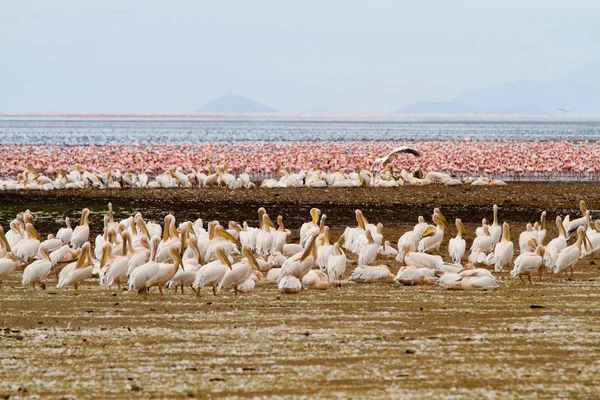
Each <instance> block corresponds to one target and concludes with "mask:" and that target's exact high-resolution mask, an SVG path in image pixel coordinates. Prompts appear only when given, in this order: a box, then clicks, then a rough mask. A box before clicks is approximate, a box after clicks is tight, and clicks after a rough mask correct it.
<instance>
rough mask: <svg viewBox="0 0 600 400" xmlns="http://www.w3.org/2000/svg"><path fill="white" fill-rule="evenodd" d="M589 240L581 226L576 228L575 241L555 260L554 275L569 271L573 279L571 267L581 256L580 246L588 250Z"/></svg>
mask: <svg viewBox="0 0 600 400" xmlns="http://www.w3.org/2000/svg"><path fill="white" fill-rule="evenodd" d="M588 243H589V239H588V237H587V236H586V234H585V228H584V227H583V226H579V227H578V228H577V241H576V242H575V243H573V244H572V245H570V246H568V247H565V248H564V249H563V250H562V251H561V252H560V254H559V255H558V258H557V259H556V265H555V266H554V273H555V274H558V273H559V272H560V271H562V270H567V269H568V268H570V269H571V277H573V267H574V266H575V264H576V263H577V260H579V257H580V255H581V246H582V245H583V247H584V249H585V250H587V248H588Z"/></svg>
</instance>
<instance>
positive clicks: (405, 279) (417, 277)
mask: <svg viewBox="0 0 600 400" xmlns="http://www.w3.org/2000/svg"><path fill="white" fill-rule="evenodd" d="M437 274H438V272H436V271H434V270H432V269H429V268H417V267H413V266H408V267H401V268H400V270H399V271H398V273H397V274H396V277H395V278H394V280H395V281H396V282H399V283H401V284H403V285H405V286H413V285H419V284H433V283H435V282H436V281H437V280H438V275H437Z"/></svg>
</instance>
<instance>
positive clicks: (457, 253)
mask: <svg viewBox="0 0 600 400" xmlns="http://www.w3.org/2000/svg"><path fill="white" fill-rule="evenodd" d="M456 231H457V233H456V237H454V238H452V239H450V242H449V243H448V252H449V253H450V258H452V261H454V262H455V263H460V262H461V260H462V258H463V256H464V255H465V250H466V248H467V242H466V241H465V239H463V238H462V235H466V234H467V230H466V229H465V226H464V225H463V223H462V221H461V220H460V219H458V218H456Z"/></svg>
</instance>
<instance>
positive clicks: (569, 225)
mask: <svg viewBox="0 0 600 400" xmlns="http://www.w3.org/2000/svg"><path fill="white" fill-rule="evenodd" d="M579 210H580V211H581V215H582V217H581V218H577V219H574V220H573V221H571V216H570V215H567V216H566V217H565V219H564V221H563V227H564V228H565V232H566V235H567V238H569V237H571V234H573V232H575V231H576V230H577V228H579V227H580V226H585V223H586V221H587V217H586V212H587V210H588V209H587V207H586V205H585V201H583V200H581V201H580V202H579Z"/></svg>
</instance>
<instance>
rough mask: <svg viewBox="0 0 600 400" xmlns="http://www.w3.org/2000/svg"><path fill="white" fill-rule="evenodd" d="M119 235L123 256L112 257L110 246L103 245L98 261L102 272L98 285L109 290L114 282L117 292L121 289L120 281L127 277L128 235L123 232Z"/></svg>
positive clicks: (108, 244)
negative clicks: (121, 239) (121, 241)
mask: <svg viewBox="0 0 600 400" xmlns="http://www.w3.org/2000/svg"><path fill="white" fill-rule="evenodd" d="M121 235H122V238H123V255H122V256H113V255H112V254H111V253H112V246H111V244H110V243H105V244H104V246H103V247H102V259H101V260H100V269H101V270H102V273H101V276H100V284H101V285H104V286H108V287H109V288H110V287H111V286H112V284H113V283H114V282H115V281H116V282H117V288H118V289H119V290H120V289H121V279H125V277H126V276H127V267H128V265H129V258H128V257H127V254H128V250H127V244H128V242H129V234H128V233H127V232H123V233H122V234H121Z"/></svg>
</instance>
